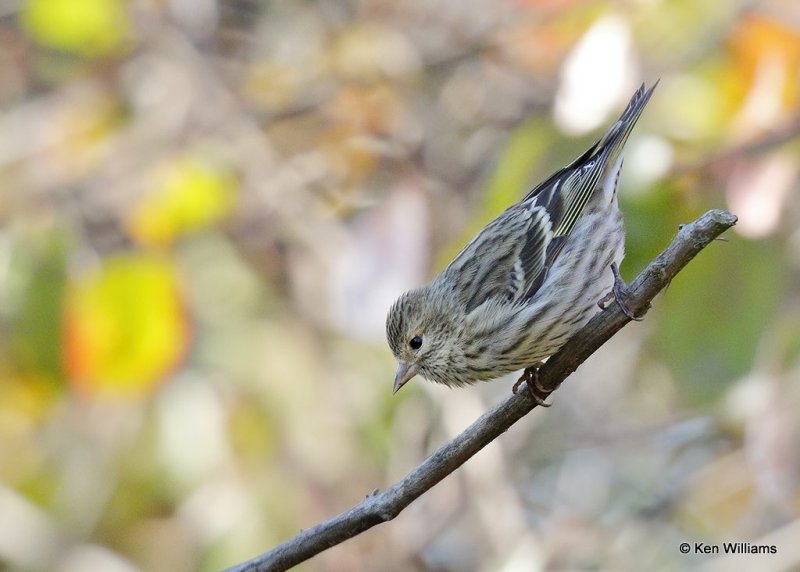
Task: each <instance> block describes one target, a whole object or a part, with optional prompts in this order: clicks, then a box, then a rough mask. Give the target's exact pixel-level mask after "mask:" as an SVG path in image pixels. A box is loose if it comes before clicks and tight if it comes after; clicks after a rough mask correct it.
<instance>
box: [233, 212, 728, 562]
mask: <svg viewBox="0 0 800 572" xmlns="http://www.w3.org/2000/svg"><path fill="white" fill-rule="evenodd" d="M734 224H736V217H735V216H733V215H732V214H730V213H729V212H727V211H723V210H711V211H708V212H707V213H706V214H704V215H703V216H702V217H700V218H699V219H697V220H696V221H694V222H692V223H690V224H687V225H685V226H683V228H681V229H680V231H679V232H678V234H677V236H676V237H675V238H674V239H673V240H672V242H671V243H670V245H669V246H668V247H667V248H666V249H665V250H664V251H663V252H662V253H661V254H659V255H658V256H657V257H656V258H655V259H654V260H653V261H652V262H651V263H650V264H649V265H648V266H647V268H645V269H644V271H642V273H641V274H639V276H637V277H636V279H635V280H634V281H633V283H632V284H631V287H630V288H631V294H632V295H631V297H630V299H628V300H627V304H628V306H629V308H630V309H631V310H632V311H633V313H634V314H636V315H641V314H643V313H644V312H645V311H646V310H647V308H649V307H650V302H651V301H652V300H653V298H654V297H655V296H656V294H658V293H659V292H660V291H661V290H663V289H664V288H665V287H666V286H667V285H668V284H669V282H670V281H671V280H672V278H673V277H674V276H675V275H676V274H677V273H678V272H679V271H680V270H681V269H682V268H683V267H684V266H686V264H687V263H688V262H689V261H690V260H691V259H692V258H694V257H695V256H696V255H697V253H699V252H700V251H701V250H702V249H703V248H705V247H706V246H707V245H708V244H709V243H711V241H713V240H714V239H715V238H716V237H718V236H719V235H720V234H722V233H723V232H725V230H727V229H728V228H730V227H731V226H733V225H734ZM628 322H629V318H628V317H626V316H625V314H624V313H623V312H622V310H620V308H619V306H618V305H617V304H612V305H610V306H609V307H608V308H607V309H606V310H604V311H602V312H599V313H598V314H597V315H596V316H594V318H592V320H591V321H590V322H589V323H588V324H586V326H585V327H584V328H583V329H582V330H581V331H580V332H578V334H576V335H575V336H574V337H573V338H572V339H571V340H569V342H567V344H566V345H565V346H564V347H563V348H561V350H560V351H559V352H558V353H557V354H556V355H554V356H553V357H551V358H550V359H549V360H548V361H547V363H546V364H545V365H544V366H543V367H542V369H541V370H540V372H539V384H540V385H542V386H543V387H545V388H547V389H552V390H555V389H557V388H558V386H559V385H561V383H562V382H563V381H564V379H566V377H567V376H569V375H570V374H571V373H572V372H573V371H575V370H576V369H577V368H578V366H579V365H580V364H581V363H583V362H584V361H585V360H586V358H588V357H589V356H590V355H591V354H592V353H594V351H595V350H597V349H598V348H599V347H600V346H601V345H603V344H604V343H605V342H606V341H608V339H609V338H611V336H613V335H614V334H615V333H616V332H618V331H619V330H620V329H621V328H622V327H623V326H624V325H625V324H627V323H628ZM524 395H525V392H521V395H520V396H517V395H510V396H509V397H508V398H506V399H505V400H504V401H503V402H501V403H499V404H498V405H496V406H495V407H494V408H493V409H491V410H490V411H488V412H486V413H485V414H483V415H482V416H481V417H480V418H479V419H478V420H477V421H475V422H474V423H473V424H472V425H470V426H469V427H468V428H467V429H466V430H465V431H464V432H463V433H461V434H460V435H459V436H457V437H456V438H455V439H453V440H452V441H450V442H449V443H446V444H445V445H442V446H441V447H440V448H439V449H438V450H437V451H435V452H434V453H433V454H432V455H431V456H429V457H428V458H427V459H425V460H424V461H423V462H422V463H421V464H420V465H418V466H417V467H416V468H415V469H414V470H412V471H411V472H410V473H408V474H407V475H406V476H405V477H403V478H402V479H400V481H398V482H397V483H395V484H394V485H392V486H391V487H389V488H388V489H386V490H385V491H383V492H375V493H373V494H370V495H368V496H367V497H366V498H365V499H364V500H363V501H361V502H360V503H359V504H357V505H356V506H354V507H353V508H351V509H350V510H348V511H346V512H343V513H342V514H339V515H338V516H335V517H333V518H331V519H329V520H326V521H325V522H321V523H319V524H317V525H316V526H313V527H312V528H309V529H306V530H303V531H301V532H300V533H299V534H298V535H297V536H295V537H294V538H292V539H291V540H288V541H286V542H284V543H283V544H281V545H279V546H276V547H275V548H273V549H272V550H270V551H268V552H265V553H264V554H261V555H260V556H257V557H255V558H253V559H252V560H249V561H248V562H244V563H242V564H240V565H238V566H234V567H232V568H229V569H228V571H227V572H245V571H246V572H255V571H258V572H266V571H279V570H286V569H288V568H291V567H292V566H295V565H297V564H299V563H300V562H303V561H305V560H307V559H309V558H311V557H312V556H314V555H316V554H319V553H320V552H322V551H323V550H326V549H328V548H330V547H331V546H335V545H336V544H339V543H341V542H344V541H345V540H347V539H348V538H352V537H354V536H356V535H358V534H360V533H361V532H364V531H365V530H367V529H369V528H372V527H373V526H375V525H376V524H380V523H382V522H386V521H389V520H392V519H393V518H394V517H396V516H397V515H398V514H399V513H400V511H402V510H403V509H404V508H405V507H407V506H408V505H409V504H410V503H411V502H412V501H413V500H414V499H416V498H418V497H420V496H421V495H422V494H424V493H425V492H426V491H427V490H429V489H430V488H431V487H433V486H434V485H435V484H436V483H438V482H439V481H441V480H442V479H444V478H445V477H446V476H447V475H449V474H450V473H452V472H453V471H455V470H456V469H457V468H458V467H460V466H461V465H463V464H464V463H465V462H466V461H467V460H468V459H469V458H470V457H472V456H473V455H475V453H477V452H478V451H480V450H481V449H482V448H483V447H485V446H486V445H487V444H488V443H490V442H491V441H493V440H494V439H496V438H497V437H498V436H500V435H501V434H503V433H504V432H505V431H507V430H508V428H509V427H511V425H513V424H514V423H516V422H517V421H519V420H520V419H521V418H522V417H524V416H525V415H526V414H528V413H529V412H530V411H531V410H532V409H533V408H534V407H536V404H535V403H534V402H533V401H531V400H530V399H528V398H527V397H524Z"/></svg>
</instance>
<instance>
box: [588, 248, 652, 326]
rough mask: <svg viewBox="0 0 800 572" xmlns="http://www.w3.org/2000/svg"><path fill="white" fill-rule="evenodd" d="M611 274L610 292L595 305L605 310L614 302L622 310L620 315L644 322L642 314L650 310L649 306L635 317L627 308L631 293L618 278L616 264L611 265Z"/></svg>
mask: <svg viewBox="0 0 800 572" xmlns="http://www.w3.org/2000/svg"><path fill="white" fill-rule="evenodd" d="M611 272H613V273H614V286H613V287H612V288H611V292H609V293H608V294H607V295H606V296H605V297H603V299H601V300H600V301H599V302H598V303H597V305H598V306H599V307H600V308H602V309H603V310H605V309H606V308H608V307H609V306H610V305H611V302H616V303H617V306H619V309H620V310H622V313H623V314H625V315H626V316H627V317H628V319H630V320H634V321H636V322H641V321H642V320H644V313H647V310H648V309H650V305H649V304H648V305H647V308H646V309H645V312H644V313H643V314H641V315H636V314H635V313H634V312H633V310H631V309H630V306H628V300H630V299H631V297H632V296H633V294H632V293H631V290H630V288H629V287H628V285H627V284H626V283H625V280H623V279H622V276H620V273H619V267H618V266H617V263H616V262H612V263H611Z"/></svg>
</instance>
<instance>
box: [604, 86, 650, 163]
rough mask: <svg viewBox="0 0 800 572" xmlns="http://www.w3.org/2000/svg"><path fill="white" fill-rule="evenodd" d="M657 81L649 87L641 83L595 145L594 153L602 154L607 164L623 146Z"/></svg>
mask: <svg viewBox="0 0 800 572" xmlns="http://www.w3.org/2000/svg"><path fill="white" fill-rule="evenodd" d="M659 81H660V80H656V82H655V83H654V84H653V86H652V87H651V88H650V89H645V85H644V84H642V85H641V87H639V89H637V90H636V93H634V94H633V96H632V97H631V100H630V102H628V106H627V107H626V108H625V111H623V112H622V115H620V117H619V119H617V121H616V122H615V123H614V124H613V125H612V126H611V127H610V128H609V129H608V131H606V134H605V135H603V138H602V139H600V141H598V143H597V145H595V148H594V149H595V154H602V155H604V160H605V161H606V163H607V164H614V162H615V161H616V158H617V156H618V155H619V154H620V152H621V151H622V148H623V147H625V143H626V142H627V141H628V136H629V135H630V134H631V131H633V127H634V125H636V122H637V121H638V120H639V116H641V115H642V110H643V109H644V107H645V105H647V102H648V101H650V96H651V95H653V91H654V90H655V89H656V87H657V86H658V82H659Z"/></svg>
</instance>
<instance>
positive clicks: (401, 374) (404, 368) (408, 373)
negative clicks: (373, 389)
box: [392, 360, 417, 393]
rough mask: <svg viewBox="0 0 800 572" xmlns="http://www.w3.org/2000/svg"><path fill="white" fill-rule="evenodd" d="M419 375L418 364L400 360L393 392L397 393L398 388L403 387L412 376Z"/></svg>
mask: <svg viewBox="0 0 800 572" xmlns="http://www.w3.org/2000/svg"><path fill="white" fill-rule="evenodd" d="M415 375H417V366H416V364H413V363H406V362H404V361H400V360H398V362H397V373H395V374H394V385H393V386H392V393H397V390H398V389H400V388H401V387H403V386H404V385H405V384H406V383H407V382H408V381H409V380H410V379H411V378H412V377H414V376H415Z"/></svg>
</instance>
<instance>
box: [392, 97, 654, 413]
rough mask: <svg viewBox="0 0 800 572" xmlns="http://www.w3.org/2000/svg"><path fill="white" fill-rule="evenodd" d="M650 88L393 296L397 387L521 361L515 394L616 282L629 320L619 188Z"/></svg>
mask: <svg viewBox="0 0 800 572" xmlns="http://www.w3.org/2000/svg"><path fill="white" fill-rule="evenodd" d="M656 85H657V84H656ZM654 89H655V85H654V86H653V87H651V88H650V89H649V90H645V86H644V85H642V86H641V87H640V88H639V89H638V90H637V91H636V93H635V94H634V95H633V97H632V98H631V100H630V102H629V103H628V106H627V108H626V109H625V111H624V112H623V113H622V115H621V116H620V118H619V120H617V121H616V122H615V123H614V124H613V125H612V126H611V127H610V128H609V130H608V131H607V132H606V134H605V135H604V136H603V137H602V138H601V139H600V140H599V141H598V142H597V143H596V144H594V145H593V146H592V147H591V148H590V149H588V150H587V151H586V152H585V153H584V154H583V155H581V156H580V157H578V158H577V159H576V160H575V161H574V162H573V163H572V164H570V165H568V166H567V167H564V168H563V169H561V170H560V171H557V172H556V173H555V174H553V175H552V176H551V177H550V178H549V179H547V180H546V181H544V182H543V183H541V184H540V185H538V186H537V187H536V188H534V189H533V190H532V191H531V192H530V193H528V194H527V195H526V196H525V198H523V199H522V200H521V201H520V202H518V203H516V204H514V205H512V206H511V207H509V208H508V209H506V210H505V212H503V213H502V214H500V215H499V216H498V217H497V218H495V219H494V220H493V221H492V222H490V223H489V224H488V225H487V226H486V227H485V228H484V229H483V230H481V231H480V232H479V233H478V234H477V236H475V238H473V239H472V241H471V242H470V243H469V244H467V246H466V247H464V249H463V250H462V251H461V252H460V253H459V254H458V255H457V256H456V257H455V259H454V260H453V261H452V262H451V263H450V264H449V265H448V266H447V268H445V269H444V270H443V271H442V272H441V273H440V274H439V275H438V276H436V277H435V278H434V279H433V280H432V281H431V282H430V283H429V284H428V285H426V286H422V287H421V288H417V289H415V290H411V291H409V292H406V293H405V294H403V295H402V296H400V298H398V300H397V301H396V302H395V303H394V305H393V306H392V308H391V309H390V310H389V315H388V317H387V319H386V335H387V338H388V341H389V346H390V347H391V349H392V353H393V354H394V356H395V358H396V359H397V364H398V366H397V374H396V376H395V379H394V387H393V391H394V392H396V391H397V390H398V389H400V388H401V387H402V386H403V385H405V384H406V382H408V381H409V380H410V379H411V378H413V377H414V376H416V375H417V374H419V375H422V376H423V377H425V378H427V379H428V380H430V381H435V382H436V383H442V384H445V385H448V386H463V385H467V384H471V383H475V382H477V381H488V380H492V379H495V378H497V377H500V376H502V375H505V374H507V373H510V372H512V371H515V370H519V369H523V368H527V369H526V370H525V375H523V377H522V378H520V381H519V382H517V384H516V385H515V386H514V390H515V391H516V388H517V386H518V385H519V383H520V382H522V381H523V380H527V381H529V382H530V381H534V383H535V379H532V378H531V374H532V373H535V368H536V367H537V366H538V363H537V362H540V361H541V360H543V359H545V358H547V357H549V356H551V355H552V354H554V353H555V352H556V351H557V350H558V349H559V348H560V347H561V346H562V345H563V344H564V343H565V342H566V341H567V340H568V339H569V338H570V336H572V335H573V334H574V333H575V332H576V331H577V330H579V329H580V328H581V327H583V326H584V325H585V324H586V322H588V321H589V319H590V318H591V317H592V315H593V314H594V313H595V312H596V311H597V306H598V305H599V302H600V300H601V298H603V296H604V294H606V293H608V292H609V290H612V288H613V293H614V296H615V297H616V298H617V302H618V303H619V304H620V307H621V308H622V309H623V311H625V312H626V314H628V315H629V317H631V318H635V316H633V315H632V314H631V313H630V311H629V310H628V309H627V307H626V306H625V303H624V300H623V299H622V294H623V293H624V292H625V286H624V282H622V279H621V278H620V277H619V272H618V264H619V263H620V261H621V260H622V258H623V256H624V247H625V231H624V228H623V222H622V214H621V213H620V211H619V208H618V204H617V184H618V182H619V174H620V169H621V167H622V150H623V147H624V145H625V142H626V141H627V139H628V135H630V133H631V130H632V129H633V126H634V125H635V124H636V121H637V120H638V119H639V116H640V115H641V113H642V110H643V109H644V107H645V105H646V104H647V101H648V100H649V99H650V96H651V94H652V93H653V90H654ZM533 364H537V365H533ZM527 387H528V389H529V391H530V392H531V397H532V398H533V399H535V400H536V401H537V402H539V403H541V398H540V397H538V396H536V395H534V394H533V392H532V391H533V390H532V388H531V383H528V384H527Z"/></svg>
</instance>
